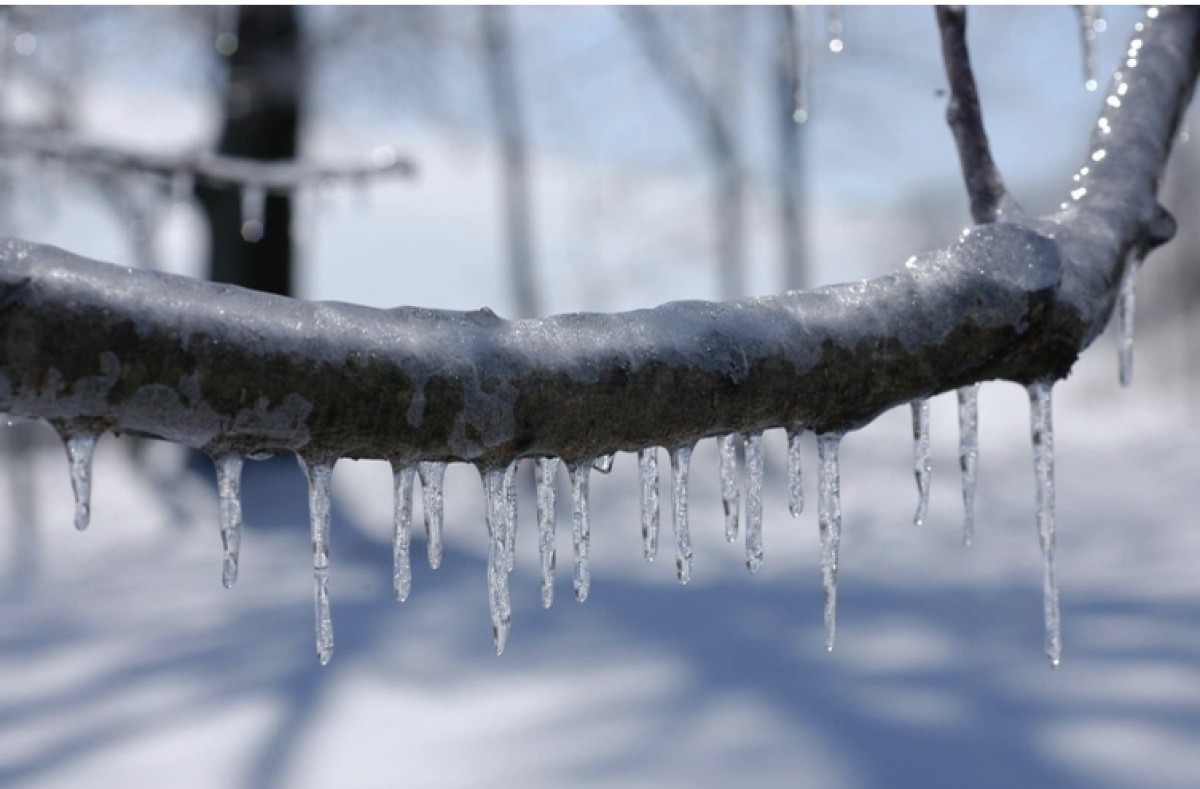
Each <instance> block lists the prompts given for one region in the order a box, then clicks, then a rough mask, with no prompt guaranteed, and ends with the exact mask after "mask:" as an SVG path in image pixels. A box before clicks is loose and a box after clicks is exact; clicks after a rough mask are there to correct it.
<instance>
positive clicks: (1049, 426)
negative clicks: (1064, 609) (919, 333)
mask: <svg viewBox="0 0 1200 789" xmlns="http://www.w3.org/2000/svg"><path fill="white" fill-rule="evenodd" d="M1052 387H1053V383H1052V382H1049V381H1039V382H1038V383H1035V384H1031V385H1030V386H1029V417H1030V432H1031V433H1032V437H1033V473H1034V477H1035V478H1036V479H1037V524H1038V538H1039V541H1040V542H1041V546H1042V612H1043V615H1044V617H1045V620H1046V657H1048V658H1050V665H1051V666H1054V667H1056V668H1057V667H1058V665H1059V663H1060V662H1062V630H1061V625H1060V621H1059V610H1058V580H1057V579H1056V578H1055V572H1054V542H1055V539H1054V423H1053V419H1052V414H1051V411H1052V409H1051V399H1050V394H1051V388H1052Z"/></svg>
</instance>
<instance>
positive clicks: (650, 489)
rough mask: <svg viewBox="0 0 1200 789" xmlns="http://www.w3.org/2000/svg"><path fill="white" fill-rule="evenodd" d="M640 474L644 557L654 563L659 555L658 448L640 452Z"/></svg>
mask: <svg viewBox="0 0 1200 789" xmlns="http://www.w3.org/2000/svg"><path fill="white" fill-rule="evenodd" d="M638 473H639V476H640V477H641V483H642V556H643V557H644V558H645V559H646V561H648V562H652V561H654V556H655V555H656V554H657V553H658V448H657V447H647V448H646V449H643V450H641V451H639V452H638Z"/></svg>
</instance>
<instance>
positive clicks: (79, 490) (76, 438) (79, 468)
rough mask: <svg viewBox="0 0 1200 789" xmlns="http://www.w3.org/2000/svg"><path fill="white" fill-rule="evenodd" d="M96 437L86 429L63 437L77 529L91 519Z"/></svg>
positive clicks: (86, 524)
mask: <svg viewBox="0 0 1200 789" xmlns="http://www.w3.org/2000/svg"><path fill="white" fill-rule="evenodd" d="M97 438H98V437H97V435H96V434H95V433H91V432H86V431H82V432H72V433H71V434H69V435H64V437H63V443H64V444H65V445H66V447H67V460H68V461H69V462H70V464H71V489H72V490H73V491H74V492H75V528H76V529H78V530H79V531H84V530H86V529H87V527H88V524H89V523H90V522H91V519H92V457H93V456H94V455H95V454H96V440H97Z"/></svg>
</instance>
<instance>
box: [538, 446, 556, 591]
mask: <svg viewBox="0 0 1200 789" xmlns="http://www.w3.org/2000/svg"><path fill="white" fill-rule="evenodd" d="M560 462H561V461H559V459H558V458H538V459H537V461H536V464H535V465H536V467H537V511H538V555H539V556H540V557H541V560H542V608H549V607H550V606H551V605H553V604H554V570H555V569H556V567H557V565H558V554H557V551H556V550H555V546H554V537H555V535H554V531H555V525H556V524H555V514H554V505H555V503H556V499H557V498H558V497H557V494H556V493H555V489H554V478H555V476H557V475H558V466H559V464H560Z"/></svg>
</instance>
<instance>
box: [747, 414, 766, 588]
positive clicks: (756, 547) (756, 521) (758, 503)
mask: <svg viewBox="0 0 1200 789" xmlns="http://www.w3.org/2000/svg"><path fill="white" fill-rule="evenodd" d="M762 439H763V437H762V433H750V434H749V435H747V436H746V569H747V570H749V571H750V572H751V573H757V572H758V571H759V569H761V568H762V563H763V538H762V497H763V443H762Z"/></svg>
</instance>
